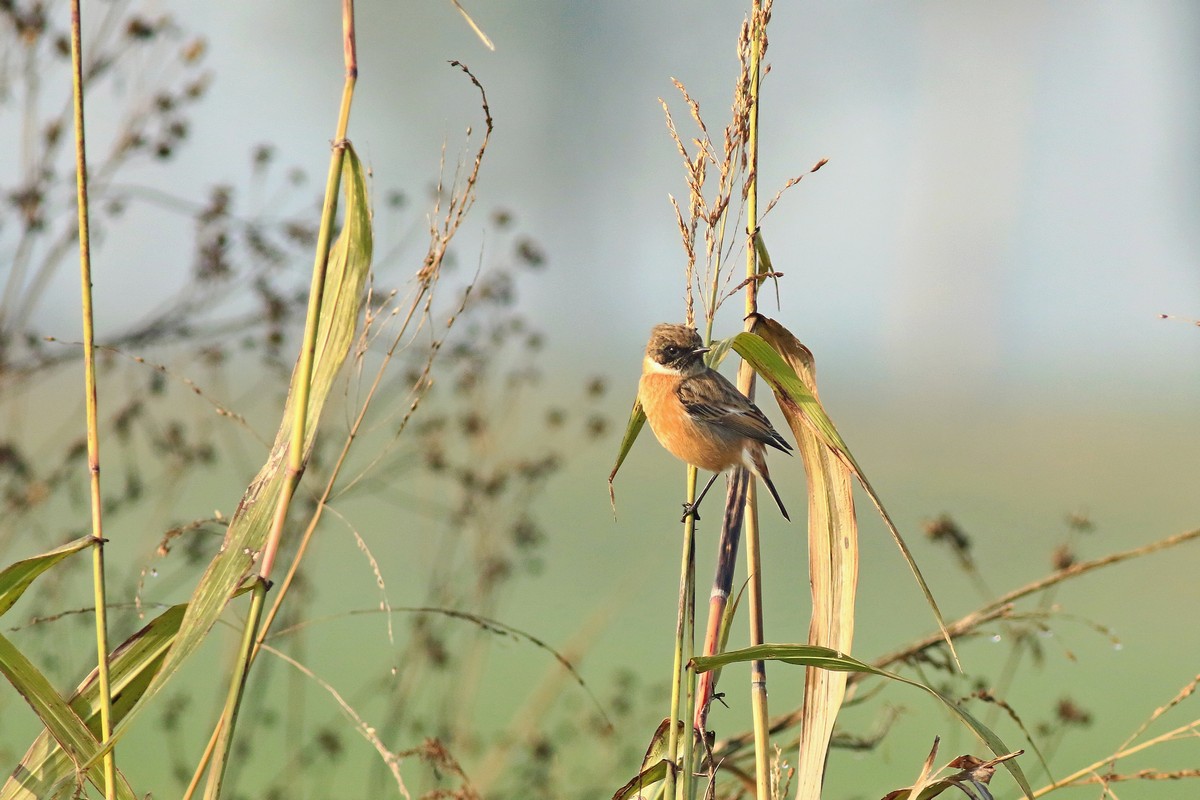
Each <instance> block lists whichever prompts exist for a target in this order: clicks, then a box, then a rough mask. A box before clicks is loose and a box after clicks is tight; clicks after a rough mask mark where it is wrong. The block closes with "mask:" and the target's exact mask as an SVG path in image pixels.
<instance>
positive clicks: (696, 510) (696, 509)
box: [679, 502, 700, 522]
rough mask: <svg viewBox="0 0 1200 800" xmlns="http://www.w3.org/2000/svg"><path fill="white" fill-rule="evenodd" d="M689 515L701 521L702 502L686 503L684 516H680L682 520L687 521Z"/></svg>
mask: <svg viewBox="0 0 1200 800" xmlns="http://www.w3.org/2000/svg"><path fill="white" fill-rule="evenodd" d="M688 517H695V518H696V522H699V521H700V503H699V502H695V503H684V504H683V516H682V517H680V518H679V521H680V522H687V518H688Z"/></svg>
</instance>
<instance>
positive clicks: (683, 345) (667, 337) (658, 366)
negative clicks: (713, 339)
mask: <svg viewBox="0 0 1200 800" xmlns="http://www.w3.org/2000/svg"><path fill="white" fill-rule="evenodd" d="M708 350H709V348H707V347H705V346H704V341H703V340H702V339H701V338H700V334H699V333H697V332H696V329H695V328H690V327H688V326H687V325H672V324H668V323H664V324H662V325H655V326H654V330H652V331H650V341H649V342H648V343H647V344H646V367H647V369H652V370H654V371H656V372H666V373H669V374H673V375H694V374H696V373H698V372H701V371H703V370H704V369H705V365H704V354H705V353H707V352H708Z"/></svg>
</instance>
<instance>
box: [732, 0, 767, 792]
mask: <svg viewBox="0 0 1200 800" xmlns="http://www.w3.org/2000/svg"><path fill="white" fill-rule="evenodd" d="M765 22H766V20H765V19H764V17H763V11H762V3H761V2H760V0H754V2H753V3H752V4H751V12H750V65H749V70H750V87H749V91H750V96H749V97H748V98H747V108H746V113H747V115H748V117H749V118H748V120H747V131H746V163H747V164H748V169H749V171H750V174H749V176H748V177H747V179H746V278H747V281H746V319H747V320H750V319H751V318H752V317H753V315H754V314H756V313H757V312H758V281H757V280H756V277H757V275H758V248H757V247H755V246H754V240H755V237H757V236H758V100H759V94H758V90H759V80H760V78H761V73H762V64H761V62H762V44H763V39H764V37H765V35H766V32H765V31H764V30H763V27H764V25H765ZM746 324H747V330H748V329H749V326H750V325H751V323H750V322H749V321H748V322H747V323H746ZM738 389H740V390H741V392H742V393H743V394H745V395H746V396H747V397H749V398H751V399H753V398H754V370H752V369H750V368H749V367H748V366H747V365H746V364H745V362H743V363H742V368H741V369H740V370H738ZM759 532H760V531H759V526H758V482H757V481H751V482H750V491H749V493H748V494H747V496H746V571H747V577H748V579H749V583H748V586H747V593H748V595H749V597H748V599H749V619H750V644H751V646H753V645H758V644H763V643H764V642H765V641H766V638H765V635H764V632H763V616H762V547H761V539H760V536H759ZM750 708H751V715H752V719H753V725H754V772H755V785H756V787H757V793H756V795H755V796H756V797H759V798H762V800H768V799H769V798H770V797H771V752H770V751H771V737H770V731H769V725H770V714H769V713H768V711H767V665H766V662H764V661H753V662H751V663H750Z"/></svg>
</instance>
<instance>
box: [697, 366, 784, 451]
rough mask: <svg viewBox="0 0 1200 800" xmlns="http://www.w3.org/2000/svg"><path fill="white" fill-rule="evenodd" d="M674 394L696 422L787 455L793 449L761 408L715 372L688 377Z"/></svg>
mask: <svg viewBox="0 0 1200 800" xmlns="http://www.w3.org/2000/svg"><path fill="white" fill-rule="evenodd" d="M675 391H676V393H677V394H678V395H679V401H680V402H681V403H683V407H684V408H685V409H687V412H688V414H690V415H691V416H692V418H693V419H695V420H696V421H697V422H704V423H707V424H709V425H713V426H716V427H718V428H724V429H725V430H728V431H729V432H730V433H734V434H737V435H739V436H746V437H748V438H751V439H754V440H756V441H759V442H762V443H763V444H766V445H770V446H771V447H774V448H775V449H777V450H782V451H783V452H785V453H786V452H788V451H789V450H791V449H792V446H791V445H790V444H788V442H787V440H786V439H784V438H783V437H782V436H780V435H779V433H778V432H777V431H776V430H775V428H774V427H772V425H771V421H770V420H769V419H767V417H766V415H765V414H763V413H762V411H760V410H759V408H758V406H756V405H754V403H751V402H750V400H749V399H748V398H747V397H746V396H745V395H744V394H742V393H741V392H739V391H738V390H737V387H736V386H734V385H733V384H732V383H730V382H729V380H728V379H726V378H725V376H724V375H722V374H721V373H719V372H717V371H716V370H708V371H707V372H705V373H703V374H701V375H696V376H694V377H690V378H685V379H684V380H682V381H680V382H679V386H678V388H676V390H675Z"/></svg>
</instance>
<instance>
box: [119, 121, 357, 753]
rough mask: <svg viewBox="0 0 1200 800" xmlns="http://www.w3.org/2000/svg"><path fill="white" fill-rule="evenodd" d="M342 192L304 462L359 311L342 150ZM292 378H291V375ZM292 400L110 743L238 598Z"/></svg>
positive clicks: (268, 509) (353, 198) (280, 465)
mask: <svg viewBox="0 0 1200 800" xmlns="http://www.w3.org/2000/svg"><path fill="white" fill-rule="evenodd" d="M346 147H347V149H346V159H347V160H346V168H345V172H344V179H343V186H344V192H345V198H346V205H345V222H344V224H343V227H342V231H341V233H340V234H339V236H338V240H337V242H335V244H334V246H333V248H332V249H331V251H330V260H329V269H328V272H327V275H326V281H325V302H324V304H323V305H322V310H321V318H320V323H319V327H318V329H317V346H316V352H315V360H314V363H313V373H312V383H311V387H312V388H311V392H310V394H309V402H308V414H307V425H306V430H307V434H306V436H305V442H304V454H305V458H307V456H308V454H309V452H311V450H312V445H313V441H314V439H315V436H316V430H317V425H316V422H317V420H318V419H319V417H320V414H321V410H322V408H323V407H324V405H325V400H326V399H327V398H328V396H329V392H330V390H331V388H332V387H333V382H334V379H335V378H336V376H337V374H338V371H339V370H340V369H341V366H342V364H343V363H344V362H345V358H346V354H347V352H348V351H349V348H350V344H351V342H352V341H353V338H354V332H355V330H356V328H357V326H358V316H359V312H360V310H361V301H362V296H363V291H362V289H363V286H364V285H365V283H366V277H367V272H368V270H369V268H370V263H371V253H372V246H373V244H372V238H371V212H370V206H369V203H368V198H367V186H366V177H365V175H364V174H363V168H362V163H361V162H360V161H359V159H358V156H357V155H356V154H355V152H354V150H353V148H352V147H350V146H349V145H348V144H347V146H346ZM293 380H294V377H293ZM295 396H296V387H295V386H292V388H291V390H290V391H289V393H288V400H287V404H286V407H285V409H284V413H283V421H282V423H281V425H280V427H279V431H278V433H277V434H276V436H275V443H274V445H272V447H271V452H270V454H269V456H268V457H267V461H266V463H265V464H264V465H263V467H262V469H261V470H259V473H258V475H257V476H255V478H254V480H253V481H251V482H250V485H249V486H248V487H247V489H246V492H245V494H244V495H243V496H242V499H241V502H239V503H238V507H237V511H235V512H234V515H233V519H232V520H231V521H230V524H229V529H228V530H227V531H226V533H225V539H224V542H223V543H222V545H221V549H220V551H219V552H218V553H217V555H216V556H215V557H214V558H213V560H212V561H211V562H210V563H209V566H208V569H207V570H206V571H205V573H204V575H203V577H202V578H201V580H200V583H199V584H198V585H197V587H196V590H195V591H194V592H193V594H192V599H191V601H190V602H189V603H188V605H187V610H186V612H185V613H184V617H183V620H182V622H181V624H180V627H179V632H178V634H177V636H176V639H175V642H174V643H173V645H172V646H171V648H170V650H169V651H168V653H167V654H166V657H165V659H164V661H163V664H162V668H161V669H160V670H159V671H158V673H157V674H156V675H155V676H154V679H153V680H152V681H151V683H150V685H149V686H148V687H147V688H146V690H145V692H144V693H143V695H142V696H141V698H139V700H138V702H137V703H136V704H135V705H134V707H133V708H131V709H129V710H128V711H127V712H126V713H125V716H124V718H123V719H122V720H121V722H120V723H119V724H118V725H117V726H116V728H115V729H114V730H113V741H116V740H117V739H119V738H120V736H121V735H123V734H124V733H125V732H126V731H127V730H128V729H129V726H130V725H131V724H132V723H133V721H134V720H135V719H136V718H137V715H138V714H139V713H140V712H141V710H142V709H143V708H144V703H145V701H147V700H149V699H150V698H151V697H153V696H154V695H155V694H157V693H158V692H159V691H160V690H161V689H162V688H163V686H165V685H166V684H167V682H168V681H169V680H170V679H171V678H172V676H174V675H175V673H176V672H177V671H178V670H179V668H180V667H181V666H182V664H183V662H184V661H186V660H187V658H188V657H189V656H191V655H192V654H193V653H195V652H196V650H197V649H198V648H199V647H200V645H201V643H202V642H203V641H204V639H205V638H206V637H207V635H208V632H209V631H210V630H211V629H212V626H213V625H214V624H215V623H216V621H217V617H219V616H220V614H221V612H222V611H223V610H224V608H225V604H226V603H227V602H228V601H229V600H230V599H231V598H232V597H233V596H234V595H235V594H236V593H237V592H238V590H239V588H240V587H241V585H242V582H243V581H244V580H245V579H246V578H247V577H248V576H250V575H251V574H252V573H253V571H254V567H255V560H256V559H257V557H258V553H259V550H260V549H261V548H262V546H263V543H264V541H265V540H266V536H267V533H268V531H269V529H270V525H271V518H272V514H273V510H274V503H275V501H276V500H277V498H278V496H279V489H280V486H281V485H282V484H283V481H284V479H285V470H284V466H285V464H286V457H287V449H288V443H289V438H290V435H291V430H292V419H293V415H292V412H291V406H292V403H293V398H294V397H295Z"/></svg>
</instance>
